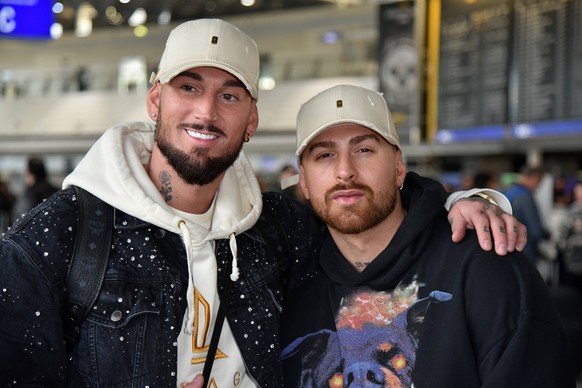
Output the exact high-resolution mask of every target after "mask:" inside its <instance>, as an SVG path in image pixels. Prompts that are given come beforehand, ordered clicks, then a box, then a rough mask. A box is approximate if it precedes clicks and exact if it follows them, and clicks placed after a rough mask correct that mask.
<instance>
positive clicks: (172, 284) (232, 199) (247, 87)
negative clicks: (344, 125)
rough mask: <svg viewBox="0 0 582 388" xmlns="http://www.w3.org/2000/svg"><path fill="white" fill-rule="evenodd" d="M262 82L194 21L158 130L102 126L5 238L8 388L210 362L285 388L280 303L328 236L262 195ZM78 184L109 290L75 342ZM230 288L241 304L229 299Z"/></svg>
mask: <svg viewBox="0 0 582 388" xmlns="http://www.w3.org/2000/svg"><path fill="white" fill-rule="evenodd" d="M258 79H259V54H258V50H257V47H256V45H255V42H254V41H253V40H252V39H251V38H250V37H248V36H247V35H246V34H244V33H242V32H241V31H240V30H238V29H237V28H236V27H234V26H232V25H231V24H229V23H226V22H223V21H221V20H214V19H212V20H211V19H205V20H196V21H191V22H186V23H183V24H181V25H179V26H178V27H176V28H175V29H174V30H173V31H172V32H171V33H170V36H169V38H168V40H167V43H166V47H165V50H164V52H163V54H162V58H161V61H160V66H159V69H158V72H157V74H153V75H152V79H151V80H152V83H153V86H152V88H151V89H150V91H149V93H148V96H147V101H146V103H147V104H146V105H147V111H148V114H149V116H150V117H151V118H152V119H153V120H154V121H155V122H156V124H155V126H154V125H152V124H148V123H122V124H119V125H116V126H114V127H113V128H110V129H109V130H107V131H106V132H105V133H104V134H103V136H102V137H101V138H100V139H99V140H98V141H97V142H96V143H95V145H94V146H93V147H92V148H91V149H90V150H89V152H88V153H87V155H86V156H85V157H84V158H83V160H82V161H81V162H80V163H79V165H78V166H77V167H76V168H75V170H74V171H73V172H72V173H71V174H70V175H69V176H68V177H67V178H66V179H65V181H64V184H63V186H64V189H63V190H61V191H60V192H58V193H57V194H55V195H53V196H52V197H51V198H50V199H48V200H47V201H45V202H44V203H43V204H42V205H41V206H39V207H37V208H36V209H35V210H34V211H32V212H29V213H27V214H26V215H25V216H24V217H23V218H22V219H21V220H19V221H18V222H17V223H16V224H15V225H14V226H13V227H12V228H11V230H10V231H9V232H8V233H7V234H6V235H5V236H4V238H3V239H2V241H1V243H0V257H1V260H2V266H1V267H0V268H1V269H0V286H1V287H0V349H1V351H0V386H12V385H22V386H33V385H34V386H38V385H42V386H58V387H62V386H74V387H82V386H108V387H109V386H116V387H130V386H131V387H144V386H150V387H176V386H181V385H184V384H186V383H188V382H190V381H192V380H193V379H194V377H195V376H197V375H199V374H200V373H201V372H202V371H203V368H204V365H205V361H206V359H207V358H208V359H211V360H214V366H213V368H212V369H211V370H212V373H211V375H210V378H209V381H207V383H208V384H209V385H211V386H216V387H226V386H233V385H234V386H237V387H254V386H261V387H279V386H281V385H282V368H281V363H280V360H279V354H280V349H279V336H278V333H279V331H278V330H279V317H280V310H281V306H282V305H283V297H284V293H285V290H286V288H287V287H290V286H291V285H292V284H293V282H294V281H295V279H301V278H302V277H303V276H304V275H305V274H304V273H302V272H301V269H302V264H303V262H304V261H305V259H306V258H307V257H308V252H309V251H310V250H311V249H312V245H314V244H313V242H318V241H319V240H318V236H319V235H320V234H321V233H322V232H323V228H321V227H320V225H318V224H317V223H316V222H315V219H314V218H313V217H311V215H310V213H309V209H308V208H307V207H305V206H302V205H299V204H297V203H296V202H293V201H290V200H287V199H285V197H283V196H282V195H280V194H267V193H266V194H264V195H263V194H262V193H261V191H260V188H259V184H258V182H257V180H256V178H255V176H254V174H253V170H252V168H251V165H250V163H249V162H248V160H247V158H246V157H245V155H244V153H243V152H241V148H242V146H243V144H244V142H245V141H248V140H249V139H250V138H251V136H253V134H254V133H255V131H256V129H257V125H258V113H257V105H256V104H257V98H258ZM74 186H75V187H80V188H82V189H84V190H85V191H88V192H90V193H91V194H93V195H94V196H96V197H98V198H100V199H101V200H102V201H103V202H105V203H106V204H108V205H109V206H110V207H112V208H114V210H113V211H114V214H113V217H112V218H113V219H112V221H111V222H108V223H107V224H113V231H112V236H111V238H109V239H105V241H103V244H107V247H108V251H109V259H108V261H107V267H106V268H105V276H104V280H103V282H102V283H101V288H100V291H99V293H98V294H97V295H96V301H95V303H94V304H93V305H92V306H93V307H92V308H91V309H90V314H89V315H88V316H87V318H86V319H84V320H83V321H82V322H81V324H80V326H79V332H80V334H79V336H78V339H77V341H76V342H72V343H71V341H69V342H68V343H67V344H65V338H64V334H63V326H64V323H65V322H68V321H69V311H68V310H69V307H70V306H69V300H70V297H71V296H74V295H69V293H68V290H67V289H66V286H67V285H70V284H77V283H80V284H77V286H78V287H83V286H84V285H85V284H84V283H83V281H82V280H81V279H77V278H73V279H68V275H67V271H68V268H69V263H70V261H71V258H72V256H73V251H74V245H75V241H76V238H77V235H78V234H80V230H81V227H82V225H78V222H79V221H78V219H79V203H78V202H79V201H78V199H77V196H76V190H75V188H74ZM81 193H82V192H81ZM460 202H461V203H460V204H459V205H455V208H457V207H458V208H464V209H465V210H459V209H457V210H455V209H451V214H457V217H455V221H454V222H453V223H452V224H453V228H455V229H456V230H455V233H454V234H453V237H454V238H461V237H462V234H463V233H464V229H465V225H466V223H465V222H468V223H469V225H471V226H474V227H476V228H478V230H479V231H480V233H481V235H482V236H483V239H484V241H488V242H489V244H490V242H491V234H493V236H494V238H495V241H496V243H497V246H496V249H501V250H502V251H506V250H513V249H514V248H516V247H514V246H513V245H515V244H516V245H517V248H518V249H520V248H521V245H524V244H525V240H526V239H525V230H524V229H520V228H522V225H521V224H519V223H518V222H517V221H516V220H515V219H514V218H512V217H511V216H509V215H508V214H507V213H504V212H502V211H500V210H499V209H498V208H495V209H493V207H491V208H488V209H486V207H487V205H486V204H487V203H486V202H485V204H484V203H483V202H475V201H460ZM438 207H439V208H441V207H442V204H439V205H438ZM267 210H269V211H270V212H272V213H274V215H275V219H280V222H281V227H282V228H283V229H284V232H285V236H286V237H287V240H288V245H289V247H291V248H292V249H290V251H291V253H290V255H291V256H290V257H287V261H286V262H283V261H284V260H281V261H278V260H277V257H278V256H277V255H275V254H273V253H272V252H273V251H275V250H277V249H279V246H268V245H267V243H266V238H267V237H265V236H264V235H263V234H261V233H260V232H259V230H258V229H257V227H256V225H255V224H256V223H257V221H259V219H260V217H262V214H266V213H265V212H266V211H267ZM463 211H464V212H465V213H467V214H468V216H467V217H465V218H466V219H467V221H465V220H462V219H461V218H462V217H461V215H462V213H463ZM97 215H99V214H97ZM89 218H90V221H91V222H90V223H89V222H88V224H89V226H90V227H92V228H94V229H95V231H98V230H101V229H103V224H104V223H99V222H94V221H93V218H92V217H89ZM506 225H507V228H508V229H507V230H508V231H510V232H509V233H508V236H506V235H505V229H504V228H505V226H506ZM490 226H491V228H492V229H493V230H492V233H490V232H489V229H488V228H489V227H490ZM268 241H271V240H268ZM512 244H513V245H512ZM109 247H110V248H109ZM88 248H89V249H95V246H91V245H89V246H88ZM485 248H489V249H490V247H487V246H485ZM226 285H229V286H230V288H231V290H230V294H231V297H230V298H226V297H224V298H222V295H223V294H222V292H223V289H224V288H225V286H226ZM225 300H226V301H227V303H219V302H220V301H222V302H224V301H225ZM219 306H226V307H227V308H228V311H227V312H226V320H225V321H224V326H223V328H222V331H220V330H216V332H217V333H218V334H219V335H220V340H219V342H218V349H217V350H216V356H215V357H214V358H213V357H207V354H208V352H209V344H210V343H211V338H212V334H213V332H214V328H215V325H216V324H217V322H219V319H218V318H217V317H218V309H219ZM73 313H74V311H73ZM65 345H68V346H65ZM199 380H200V379H199V378H198V380H197V384H200V381H199Z"/></svg>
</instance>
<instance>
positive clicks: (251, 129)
mask: <svg viewBox="0 0 582 388" xmlns="http://www.w3.org/2000/svg"><path fill="white" fill-rule="evenodd" d="M258 126H259V111H258V109H257V100H255V99H253V101H252V102H251V112H250V115H249V119H248V121H247V128H246V131H245V132H246V133H247V136H253V135H254V134H255V132H257V128H258Z"/></svg>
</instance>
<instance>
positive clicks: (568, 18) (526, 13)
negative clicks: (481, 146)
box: [438, 0, 582, 130]
mask: <svg viewBox="0 0 582 388" xmlns="http://www.w3.org/2000/svg"><path fill="white" fill-rule="evenodd" d="M441 5H442V7H441V26H440V47H439V78H438V90H439V93H438V107H439V110H438V128H439V130H442V129H465V128H466V129H475V128H478V127H480V128H482V127H487V126H489V127H492V126H494V127H498V128H502V127H503V126H512V125H518V124H523V123H541V122H549V121H557V120H568V119H577V118H582V0H515V1H508V0H484V1H481V0H480V1H477V2H472V3H470V4H468V3H466V2H460V1H457V0H442V2H441Z"/></svg>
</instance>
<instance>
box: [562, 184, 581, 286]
mask: <svg viewBox="0 0 582 388" xmlns="http://www.w3.org/2000/svg"><path fill="white" fill-rule="evenodd" d="M572 196H573V198H574V202H573V203H572V204H571V205H570V206H569V208H568V215H567V217H565V219H564V221H563V224H562V226H561V228H560V234H559V240H558V247H559V252H560V259H561V263H562V266H563V269H562V276H563V279H562V280H561V283H563V284H567V285H569V286H572V287H574V288H576V290H578V292H579V293H580V295H582V181H578V182H577V183H576V184H575V185H574V188H573V191H572Z"/></svg>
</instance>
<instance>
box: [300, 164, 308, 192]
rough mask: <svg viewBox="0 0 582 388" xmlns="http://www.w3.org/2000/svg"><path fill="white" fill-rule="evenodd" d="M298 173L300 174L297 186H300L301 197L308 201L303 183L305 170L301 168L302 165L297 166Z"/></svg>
mask: <svg viewBox="0 0 582 388" xmlns="http://www.w3.org/2000/svg"><path fill="white" fill-rule="evenodd" d="M299 172H300V173H301V174H300V175H299V185H300V186H301V191H303V196H305V199H307V200H309V190H308V189H307V184H306V183H305V169H304V168H303V165H302V164H300V165H299Z"/></svg>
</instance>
